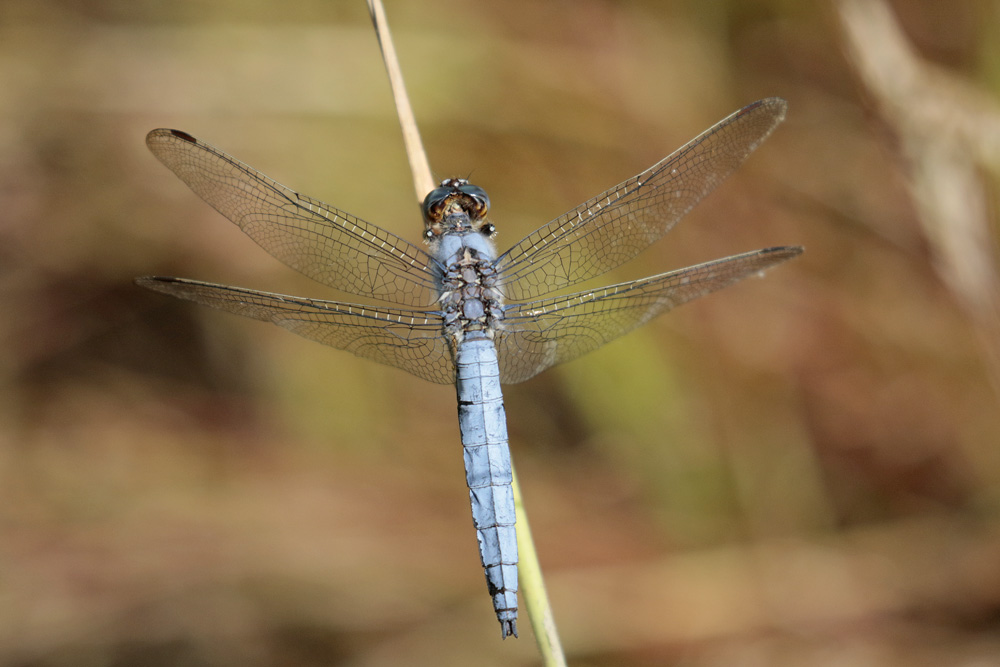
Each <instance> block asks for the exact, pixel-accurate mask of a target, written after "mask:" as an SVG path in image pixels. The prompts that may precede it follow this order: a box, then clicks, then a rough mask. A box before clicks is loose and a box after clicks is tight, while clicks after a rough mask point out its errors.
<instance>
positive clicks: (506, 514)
mask: <svg viewBox="0 0 1000 667" xmlns="http://www.w3.org/2000/svg"><path fill="white" fill-rule="evenodd" d="M786 108H787V104H786V102H785V101H784V100H782V99H780V98H768V99H764V100H760V101H757V102H754V103H752V104H750V105H748V106H746V107H744V108H742V109H740V110H739V111H737V112H735V113H733V114H732V115H730V116H729V117H727V118H725V119H724V120H722V121H720V122H719V123H717V124H716V125H714V126H713V127H711V128H709V129H708V130H706V131H705V132H703V133H702V134H700V135H699V136H698V137H696V138H695V139H693V140H691V141H690V142H688V143H687V144H686V145H684V146H683V147H681V148H680V149H678V150H677V151H675V152H674V153H672V154H671V155H669V156H668V157H666V158H664V159H663V160H661V161H659V162H657V163H656V164H654V165H653V166H652V167H650V168H648V169H646V170H645V171H643V172H641V173H639V174H637V175H635V176H633V177H632V178H629V179H628V180H626V181H624V182H622V183H620V184H619V185H616V186H615V187H613V188H611V189H609V190H607V191H606V192H604V193H602V194H600V195H598V196H597V197H594V198H593V199H589V200H587V201H585V202H583V203H582V204H580V205H579V206H577V207H576V208H573V209H570V210H569V211H567V212H566V213H564V214H562V215H561V216H559V217H558V218H555V219H554V220H552V221H551V222H549V223H547V224H545V225H543V226H541V227H539V228H538V229H537V230H536V231H534V232H532V233H531V234H529V235H528V236H526V237H525V238H524V239H522V240H521V241H519V242H518V243H516V244H514V246H513V247H511V248H510V249H508V250H507V251H505V252H503V253H500V254H497V251H496V249H495V246H494V243H493V238H494V236H495V235H496V226H495V225H494V223H493V222H492V221H491V219H490V216H489V209H490V200H489V196H488V195H487V194H486V192H485V191H484V190H483V189H482V188H480V187H478V186H476V185H473V184H471V183H469V181H468V180H466V179H461V178H449V179H446V180H444V181H442V182H441V184H440V186H439V187H437V188H435V189H434V190H432V191H431V192H430V193H429V194H427V196H426V198H425V199H424V201H423V205H422V215H423V222H424V231H423V242H424V244H425V247H420V246H418V245H415V244H413V243H410V242H408V241H406V240H404V239H402V238H400V237H398V236H396V235H394V234H392V233H390V232H388V231H386V230H384V229H382V228H381V227H378V226H376V225H373V224H370V223H368V222H365V221H364V220H361V219H360V218H357V217H355V216H353V215H351V214H349V213H346V212H344V211H341V210H338V209H336V208H333V207H332V206H329V205H327V204H325V203H323V202H322V201H319V200H318V199H313V198H311V197H307V196H305V195H302V194H299V193H298V192H296V191H295V190H292V189H290V188H287V187H285V186H284V185H281V184H280V183H278V182H277V181H274V180H272V179H271V178H269V177H267V176H265V175H264V174H262V173H260V172H258V171H256V170H255V169H253V168H251V167H250V166H248V165H246V164H244V163H242V162H240V161H238V160H236V159H235V158H233V157H231V156H229V155H227V154H226V153H223V152H222V151H220V150H218V149H216V148H214V147H212V146H210V145H209V144H207V143H204V142H202V141H200V140H198V139H196V138H194V137H193V136H191V135H190V134H187V133H186V132H181V131H179V130H169V129H157V130H153V131H152V132H150V133H149V135H148V136H147V137H146V145H147V146H148V147H149V149H150V151H152V153H153V155H155V156H156V157H157V158H158V159H159V160H160V161H161V162H162V163H163V164H164V165H166V166H167V167H168V168H169V169H170V170H171V171H173V172H174V173H175V174H176V175H177V176H178V177H179V178H180V179H181V180H182V181H183V182H184V183H185V184H187V185H188V187H190V188H191V190H193V191H194V192H195V193H196V194H197V195H198V196H200V197H201V198H202V199H204V200H205V201H206V202H208V203H209V204H210V205H211V206H213V207H214V208H215V209H216V210H217V211H218V212H219V213H221V214H222V215H223V216H225V217H226V218H228V219H229V220H231V221H232V222H234V223H235V224H236V225H237V226H238V227H239V228H240V229H241V230H243V232H244V233H246V234H247V235H248V236H250V238H252V239H253V240H254V241H256V242H257V243H258V244H259V245H260V246H261V247H262V248H263V249H264V250H266V251H267V252H268V253H270V254H271V255H273V256H274V257H275V258H277V259H279V260H281V261H282V262H284V263H285V264H287V265H288V266H290V267H292V268H293V269H295V270H297V271H299V272H301V273H302V274H304V275H306V276H308V277H310V278H312V279H314V280H316V281H317V282H319V283H322V284H324V285H326V286H328V287H332V288H334V289H335V290H338V291H339V292H342V293H347V294H351V295H355V296H358V297H363V298H367V299H369V300H373V301H376V302H378V303H379V304H384V305H374V306H373V305H365V304H361V303H351V302H346V301H327V300H321V299H312V298H305V297H298V296H290V295H285V294H276V293H271V292H262V291H257V290H252V289H245V288H241V287H232V286H229V285H219V284H214V283H207V282H201V281H197V280H188V279H184V278H170V277H158V276H149V277H142V278H137V279H136V283H137V284H138V285H140V286H142V287H146V288H149V289H152V290H156V291H157V292H163V293H165V294H169V295H171V296H174V297H179V298H181V299H187V300H189V301H194V302H196V303H199V304H202V305H205V306H210V307H212V308H217V309H219V310H223V311H227V312H230V313H235V314H237V315H243V316H245V317H251V318H254V319H257V320H262V321H265V322H273V323H274V324H277V325H278V326H281V327H284V328H285V329H288V330H289V331H292V332H294V333H296V334H299V335H300V336H304V337H305V338H308V339H312V340H314V341H318V342H320V343H323V344H325V345H329V346H331V347H334V348H337V349H341V350H346V351H347V352H351V353H352V354H355V355H357V356H359V357H363V358H366V359H370V360H372V361H376V362H378V363H381V364H387V365H389V366H394V367H396V368H399V369H401V370H404V371H407V372H409V373H412V374H413V375H416V376H417V377H420V378H423V379H425V380H429V381H431V382H435V383H440V384H454V385H455V387H456V392H457V396H458V418H459V430H460V434H461V440H462V446H463V450H464V458H465V471H466V483H467V485H468V488H469V499H470V502H471V505H472V517H473V524H474V526H475V529H476V534H477V539H478V542H479V553H480V559H481V562H482V567H483V569H484V572H485V574H486V582H487V589H488V591H489V594H490V597H491V598H492V601H493V607H494V611H495V612H496V616H497V620H498V621H499V622H500V626H501V636H502V637H503V638H504V639H506V638H507V637H508V636H511V635H513V636H514V637H516V636H517V589H518V583H517V562H518V557H517V534H516V521H515V508H514V498H513V492H512V487H511V480H512V470H511V460H510V451H509V448H508V438H507V422H506V413H505V411H504V403H503V395H502V393H501V388H500V386H501V385H502V384H515V383H518V382H524V381H525V380H527V379H529V378H531V377H534V376H535V375H537V374H538V373H540V372H542V371H543V370H545V369H547V368H549V367H551V366H554V365H556V364H561V363H564V362H567V361H570V360H572V359H576V358H577V357H580V356H581V355H583V354H586V353H587V352H590V351H592V350H595V349H597V348H599V347H601V346H602V345H604V344H605V343H607V342H609V341H611V340H614V339H616V338H618V337H619V336H622V335H624V334H625V333H627V332H629V331H631V330H633V329H635V328H636V327H638V326H641V325H642V324H644V323H646V322H648V321H649V320H650V319H652V318H653V317H656V316H657V315H660V314H661V313H665V312H667V311H668V310H671V309H672V308H674V307H676V306H679V305H681V304H683V303H685V302H687V301H691V300H692V299H696V298H698V297H700V296H704V295H706V294H708V293H710V292H714V291H716V290H719V289H722V288H723V287H727V286H729V285H732V284H734V283H736V282H739V281H740V280H742V279H744V278H746V277H749V276H755V275H758V274H761V273H762V272H763V271H764V270H766V269H769V268H771V267H773V266H775V265H777V264H780V263H781V262H784V261H786V260H788V259H791V258H793V257H796V256H797V255H799V254H800V253H802V251H803V248H802V247H799V246H785V247H772V248H765V249H762V250H755V251H752V252H746V253H743V254H739V255H733V256H730V257H726V258H724V259H718V260H715V261H710V262H706V263H703V264H698V265H695V266H690V267H687V268H683V269H679V270H675V271H669V272H667V273H661V274H658V275H654V276H649V277H647V278H642V279H639V280H632V281H630V282H623V283H618V284H614V285H610V286H607V287H602V288H599V289H593V290H587V291H578V292H575V293H571V294H562V292H563V291H565V290H566V289H567V288H571V287H573V286H574V285H577V284H579V283H581V282H582V281H585V280H589V279H591V278H594V277H596V276H599V275H601V274H604V273H606V272H607V271H610V270H612V269H614V268H616V267H618V266H620V265H621V264H624V263H625V262H627V261H629V260H630V259H632V258H633V257H635V256H636V255H637V254H638V253H639V252H640V251H642V250H643V249H645V248H646V247H647V246H649V245H650V244H652V243H653V242H655V241H657V240H659V239H660V238H661V237H662V236H663V235H664V234H666V233H667V232H668V231H670V230H671V228H673V226H674V225H675V224H676V223H677V221H678V220H680V218H681V217H683V216H684V215H685V214H686V213H687V212H688V211H690V210H691V208H692V207H694V206H695V204H697V203H698V202H699V201H700V200H701V199H702V198H703V197H704V196H705V195H707V194H708V193H709V192H711V191H712V190H713V189H714V188H715V187H716V186H717V185H719V183H720V182H722V180H723V179H725V178H726V177H727V176H728V175H729V174H731V173H732V172H733V171H734V170H736V169H737V168H738V167H739V166H740V165H741V164H742V163H743V161H744V160H745V159H746V158H747V156H748V155H749V154H750V153H751V152H752V151H753V150H754V149H755V148H756V147H757V146H758V145H759V144H760V143H761V142H762V141H763V140H764V139H765V138H767V136H768V135H769V134H770V133H771V132H772V131H773V130H774V128H775V127H776V126H777V125H778V124H779V123H780V122H781V121H782V120H783V119H784V117H785V112H786Z"/></svg>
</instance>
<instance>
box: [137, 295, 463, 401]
mask: <svg viewBox="0 0 1000 667" xmlns="http://www.w3.org/2000/svg"><path fill="white" fill-rule="evenodd" d="M136 283H137V284H138V285H140V286H142V287H147V288H149V289H152V290H155V291H157V292H163V293H164V294H170V295H171V296H175V297H179V298H181V299H187V300H188V301H194V302H196V303H200V304H202V305H205V306H211V307H212V308H217V309H219V310H224V311H227V312H230V313H235V314H236V315H243V316H244V317H252V318H254V319H256V320H263V321H265V322H273V323H274V324H277V325H278V326H280V327H284V328H285V329H288V330H289V331H292V332H294V333H297V334H299V335H300V336H304V337H305V338H309V339H310V340H314V341H317V342H320V343H323V344H324V345H329V346H331V347H335V348H337V349H338V350H346V351H348V352H350V353H351V354H355V355H357V356H359V357H364V358H365V359H371V360H372V361H377V362H378V363H380V364H386V365H388V366H394V367H396V368H400V369H402V370H404V371H407V372H409V373H412V374H414V375H416V376H417V377H420V378H423V379H425V380H430V381H431V382H437V383H441V384H452V383H454V382H455V366H454V363H453V361H452V355H451V350H450V349H449V346H448V343H447V341H446V340H445V338H444V336H443V335H442V334H443V323H442V320H441V318H440V317H439V316H438V315H436V314H435V313H434V312H431V311H422V310H408V309H390V308H370V307H368V306H362V305H358V304H351V303H339V302H336V301H321V300H318V299H305V298H301V297H295V296H285V295H283V294H272V293H270V292H258V291H256V290H250V289H244V288H241V287H230V286H227V285H216V284H213V283H204V282H200V281H196V280H185V279H183V278H160V277H147V278H138V279H137V280H136Z"/></svg>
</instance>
